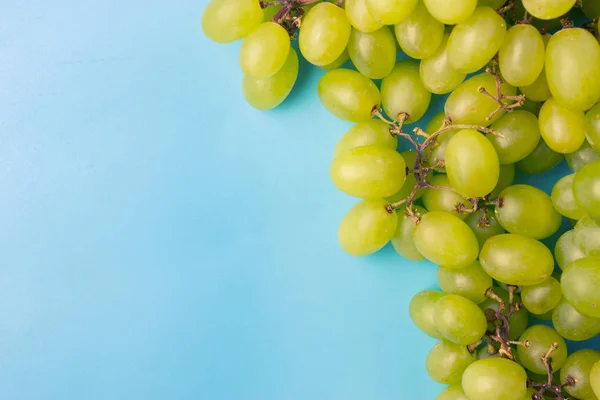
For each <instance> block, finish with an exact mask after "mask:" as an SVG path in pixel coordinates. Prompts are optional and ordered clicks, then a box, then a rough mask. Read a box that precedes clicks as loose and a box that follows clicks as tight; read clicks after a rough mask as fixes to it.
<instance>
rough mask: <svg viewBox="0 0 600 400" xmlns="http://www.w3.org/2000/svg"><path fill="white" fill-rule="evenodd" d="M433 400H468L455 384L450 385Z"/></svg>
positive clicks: (458, 385) (459, 386)
mask: <svg viewBox="0 0 600 400" xmlns="http://www.w3.org/2000/svg"><path fill="white" fill-rule="evenodd" d="M435 400H469V399H468V398H467V395H466V394H465V392H464V391H463V390H462V386H461V385H460V384H459V383H457V384H455V385H450V386H448V387H447V388H445V389H444V390H442V391H441V392H440V394H438V395H437V397H436V398H435Z"/></svg>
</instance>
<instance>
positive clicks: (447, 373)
mask: <svg viewBox="0 0 600 400" xmlns="http://www.w3.org/2000/svg"><path fill="white" fill-rule="evenodd" d="M476 359H477V358H476V357H475V354H471V353H470V352H469V350H468V349H467V346H461V345H458V344H455V343H452V342H448V341H445V340H444V341H441V342H439V343H437V344H436V345H435V346H434V347H433V349H431V351H430V352H429V354H428V355H427V361H426V369H427V373H428V374H429V376H430V377H431V379H433V380H434V381H436V382H438V383H443V384H446V385H449V384H456V383H460V380H461V378H462V374H463V372H465V369H467V367H468V366H469V365H471V363H473V362H474V361H475V360H476Z"/></svg>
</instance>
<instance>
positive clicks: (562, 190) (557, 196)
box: [551, 174, 587, 219]
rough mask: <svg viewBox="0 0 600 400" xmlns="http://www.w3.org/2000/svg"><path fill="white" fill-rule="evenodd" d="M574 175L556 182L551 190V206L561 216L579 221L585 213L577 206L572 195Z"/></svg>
mask: <svg viewBox="0 0 600 400" xmlns="http://www.w3.org/2000/svg"><path fill="white" fill-rule="evenodd" d="M574 178H575V174H571V175H567V176H565V177H563V178H561V179H559V180H558V182H556V184H555V185H554V187H553V188H552V195H551V198H552V205H553V206H554V209H555V210H556V211H558V212H559V213H560V214H561V215H564V216H565V217H567V218H571V219H581V218H583V217H585V216H586V214H587V213H586V211H585V210H584V209H583V208H581V207H580V206H579V204H577V202H576V201H575V196H574V195H573V179H574Z"/></svg>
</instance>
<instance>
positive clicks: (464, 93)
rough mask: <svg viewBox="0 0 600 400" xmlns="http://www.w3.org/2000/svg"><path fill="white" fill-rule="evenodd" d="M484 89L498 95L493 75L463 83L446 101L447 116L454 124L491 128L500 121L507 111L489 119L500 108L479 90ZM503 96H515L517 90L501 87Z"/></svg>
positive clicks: (480, 76) (504, 84)
mask: <svg viewBox="0 0 600 400" xmlns="http://www.w3.org/2000/svg"><path fill="white" fill-rule="evenodd" d="M481 87H482V88H484V89H485V90H486V91H487V92H488V93H491V94H494V95H495V94H496V78H495V77H494V76H493V75H491V74H486V73H481V74H478V75H475V76H473V77H471V78H469V79H467V80H466V81H464V82H463V83H461V84H460V85H459V86H458V87H457V88H456V89H455V90H454V91H453V92H452V93H451V94H450V96H449V97H448V100H446V106H445V111H446V115H447V116H448V117H450V118H451V119H452V122H453V123H454V124H471V125H478V126H484V127H485V126H490V125H491V124H493V123H494V122H496V121H497V120H498V119H500V118H501V117H502V116H503V115H504V114H505V111H504V110H501V111H500V112H498V113H496V115H495V116H494V117H493V118H491V119H489V120H488V119H487V117H488V116H489V115H490V114H491V113H493V112H494V111H495V110H496V109H497V108H498V102H497V101H496V100H494V99H491V98H489V97H488V96H486V95H484V94H483V93H480V91H479V88H481ZM501 91H502V94H503V95H506V96H514V95H516V94H517V89H516V88H515V87H514V86H510V85H509V84H507V83H503V84H502V86H501Z"/></svg>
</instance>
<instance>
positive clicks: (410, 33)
mask: <svg viewBox="0 0 600 400" xmlns="http://www.w3.org/2000/svg"><path fill="white" fill-rule="evenodd" d="M394 31H395V32H396V39H398V43H399V44H400V48H401V49H402V51H404V52H405V53H406V54H407V55H408V56H410V57H412V58H419V59H421V58H426V57H429V56H431V55H432V54H433V53H434V52H435V51H436V50H437V49H438V47H440V44H441V43H442V39H443V37H444V24H442V23H441V22H440V21H438V20H437V19H435V18H433V16H432V15H431V14H430V13H429V11H427V8H426V7H425V5H424V4H423V3H422V2H421V1H419V3H418V4H417V6H416V8H415V10H414V11H413V12H412V14H410V16H409V17H408V18H406V19H404V20H402V21H401V22H400V23H398V24H396V26H395V27H394Z"/></svg>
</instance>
